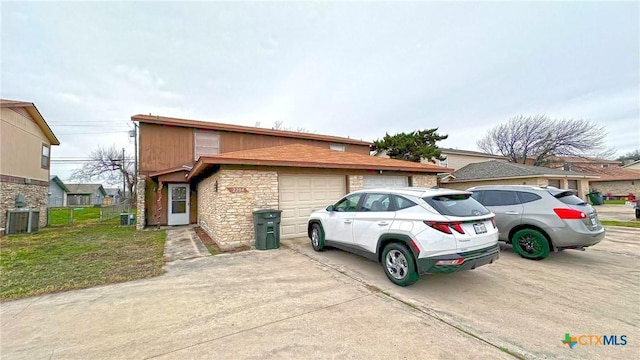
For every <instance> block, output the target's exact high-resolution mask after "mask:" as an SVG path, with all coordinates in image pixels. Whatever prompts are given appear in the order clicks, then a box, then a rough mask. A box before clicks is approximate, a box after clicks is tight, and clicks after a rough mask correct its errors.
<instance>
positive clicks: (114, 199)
mask: <svg viewBox="0 0 640 360" xmlns="http://www.w3.org/2000/svg"><path fill="white" fill-rule="evenodd" d="M104 191H105V192H106V193H107V195H105V197H104V199H102V205H115V204H120V202H121V200H122V190H120V189H118V188H105V189H104Z"/></svg>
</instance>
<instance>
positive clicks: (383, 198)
mask: <svg viewBox="0 0 640 360" xmlns="http://www.w3.org/2000/svg"><path fill="white" fill-rule="evenodd" d="M390 204H391V202H390V201H389V194H375V193H373V194H368V195H367V197H366V198H365V199H364V201H363V202H362V208H361V209H360V211H389V205H390Z"/></svg>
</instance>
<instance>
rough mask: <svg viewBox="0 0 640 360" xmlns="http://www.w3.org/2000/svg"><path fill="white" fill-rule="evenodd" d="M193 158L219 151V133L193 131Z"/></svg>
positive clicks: (216, 153)
mask: <svg viewBox="0 0 640 360" xmlns="http://www.w3.org/2000/svg"><path fill="white" fill-rule="evenodd" d="M193 138H194V155H193V157H194V159H195V160H196V161H197V160H198V159H199V158H200V156H210V155H218V154H219V153H220V135H219V134H218V133H214V132H208V131H195V132H194V137H193Z"/></svg>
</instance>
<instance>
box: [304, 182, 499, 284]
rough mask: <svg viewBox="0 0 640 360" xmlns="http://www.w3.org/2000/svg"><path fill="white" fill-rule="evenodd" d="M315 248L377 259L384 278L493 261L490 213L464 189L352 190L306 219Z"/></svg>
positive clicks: (495, 249) (403, 278) (405, 279)
mask: <svg viewBox="0 0 640 360" xmlns="http://www.w3.org/2000/svg"><path fill="white" fill-rule="evenodd" d="M308 234H309V238H310V239H311V244H312V245H313V248H314V250H316V251H322V250H323V249H324V247H325V246H330V247H336V248H340V249H342V250H345V251H349V252H352V253H355V254H358V255H362V256H364V257H366V258H369V259H371V260H374V261H377V262H382V264H383V268H384V271H385V273H386V274H387V277H388V278H389V280H391V281H392V282H393V283H395V284H396V285H400V286H408V285H411V284H413V283H415V282H416V281H418V279H419V277H420V275H422V274H429V273H450V272H455V271H460V270H473V269H475V268H477V267H478V266H482V265H486V264H491V263H493V262H494V261H495V260H497V259H498V256H499V246H498V229H497V227H496V223H495V220H494V215H493V213H491V212H490V211H489V210H487V208H485V207H484V206H482V205H481V204H480V203H478V202H477V201H476V200H474V199H473V198H472V197H471V193H470V192H467V191H458V190H448V189H438V188H416V187H408V188H402V189H369V190H360V191H354V192H352V193H350V194H348V195H346V196H345V197H344V198H342V199H340V201H338V202H337V203H335V204H334V205H329V206H328V207H327V208H326V209H325V210H318V211H314V212H313V213H312V214H311V215H310V217H309V224H308Z"/></svg>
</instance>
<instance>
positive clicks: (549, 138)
mask: <svg viewBox="0 0 640 360" xmlns="http://www.w3.org/2000/svg"><path fill="white" fill-rule="evenodd" d="M606 137H607V132H606V130H605V127H604V126H600V125H597V124H595V123H593V122H591V121H589V120H583V119H551V118H549V117H547V116H546V115H535V116H522V115H520V116H516V117H513V118H511V119H510V120H509V121H508V122H506V123H503V124H500V125H497V126H495V127H493V128H492V129H491V130H489V132H488V133H487V134H486V135H485V136H484V137H483V138H482V139H480V140H478V142H477V145H478V147H479V148H480V149H482V150H483V151H485V152H487V153H490V154H494V155H498V154H499V155H502V156H506V157H508V158H509V159H510V160H511V161H513V162H516V163H522V164H524V163H526V162H527V159H529V162H530V163H532V164H533V165H536V166H540V165H545V164H547V163H549V161H551V160H552V159H553V157H555V156H576V157H599V158H607V157H610V156H612V155H613V153H614V152H613V149H609V148H607V147H606V144H605V140H606Z"/></svg>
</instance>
